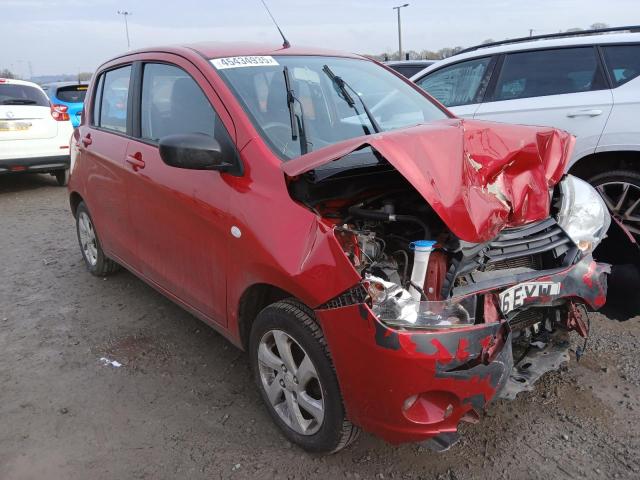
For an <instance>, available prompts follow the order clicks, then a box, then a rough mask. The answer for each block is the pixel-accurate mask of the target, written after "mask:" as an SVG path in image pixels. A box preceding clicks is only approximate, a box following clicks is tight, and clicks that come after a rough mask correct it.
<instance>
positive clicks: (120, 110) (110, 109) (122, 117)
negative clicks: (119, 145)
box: [97, 66, 131, 132]
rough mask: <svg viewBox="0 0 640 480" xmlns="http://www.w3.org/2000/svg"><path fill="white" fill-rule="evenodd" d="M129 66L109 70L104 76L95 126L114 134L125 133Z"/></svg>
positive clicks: (129, 76) (129, 75)
mask: <svg viewBox="0 0 640 480" xmlns="http://www.w3.org/2000/svg"><path fill="white" fill-rule="evenodd" d="M130 78H131V66H127V67H122V68H117V69H115V70H109V71H108V72H107V73H105V74H104V82H103V83H104V85H103V86H102V96H101V98H100V115H99V117H98V123H97V125H98V126H100V127H102V128H106V129H109V130H115V131H116V132H126V131H127V104H128V102H129V80H130Z"/></svg>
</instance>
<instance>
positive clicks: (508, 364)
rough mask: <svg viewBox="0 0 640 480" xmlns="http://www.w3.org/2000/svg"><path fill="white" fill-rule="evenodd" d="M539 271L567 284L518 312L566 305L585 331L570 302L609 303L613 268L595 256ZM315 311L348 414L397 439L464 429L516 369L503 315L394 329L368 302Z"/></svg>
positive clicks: (543, 278) (568, 325)
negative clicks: (432, 327)
mask: <svg viewBox="0 0 640 480" xmlns="http://www.w3.org/2000/svg"><path fill="white" fill-rule="evenodd" d="M539 273H540V275H539V277H538V278H537V279H538V280H540V281H559V282H562V286H561V288H560V291H559V292H558V294H557V295H553V296H548V297H540V298H538V299H537V302H533V301H531V302H529V303H527V304H526V305H523V306H522V307H520V309H519V310H522V309H526V308H535V307H536V306H547V307H548V306H557V307H558V308H559V309H563V306H567V308H565V309H564V310H563V311H565V319H564V320H565V323H566V324H565V326H566V328H567V329H569V330H570V329H576V330H580V329H579V328H578V326H576V324H575V323H580V322H581V319H580V318H576V316H577V315H576V314H575V311H574V310H575V309H572V308H570V306H571V305H574V304H575V303H579V304H581V303H584V304H588V305H590V306H591V307H595V308H597V307H599V306H602V304H603V303H604V298H605V295H606V273H607V267H606V266H604V265H601V264H597V263H595V262H594V261H593V260H592V259H591V257H587V258H585V259H583V260H582V261H580V262H579V263H577V264H575V265H573V266H571V267H568V268H566V269H563V270H561V271H553V272H552V273H549V272H539ZM515 283H517V282H514V283H512V284H510V285H503V286H502V287H501V289H502V288H506V287H507V286H512V285H514V284H515ZM482 293H483V294H489V295H493V294H497V291H496V292H492V291H484V292H482ZM486 304H487V302H485V309H486V308H487V307H486ZM572 312H573V313H572ZM316 315H317V318H318V319H319V321H320V324H321V326H322V329H323V331H324V334H325V336H326V338H327V342H328V345H329V349H330V351H331V355H332V357H333V361H334V365H335V368H336V372H337V374H338V380H339V383H340V387H341V390H342V394H343V399H344V404H345V408H346V410H347V415H348V416H349V418H350V420H351V421H353V422H354V423H355V424H357V425H359V426H360V427H362V428H363V429H364V430H366V431H369V432H371V433H374V434H376V435H378V436H380V437H382V438H383V439H385V440H387V441H389V442H391V443H400V442H411V441H421V440H425V439H428V438H431V437H442V436H443V435H444V436H446V435H448V434H452V433H455V432H456V431H457V428H458V423H459V422H460V421H470V422H475V421H477V420H478V419H479V417H480V415H481V414H482V411H483V409H484V407H485V406H486V405H487V404H488V403H489V402H490V401H491V400H492V399H494V398H495V397H496V396H497V395H498V393H500V391H501V390H502V389H503V387H504V386H505V384H506V383H507V381H508V379H509V377H510V375H511V373H512V369H513V355H512V351H511V340H512V332H511V329H510V327H509V322H508V319H506V318H504V316H502V315H499V317H498V318H496V319H495V321H492V322H489V323H483V324H477V325H472V326H469V327H463V328H455V329H441V330H398V329H394V328H389V327H387V326H386V325H384V324H383V323H382V322H380V321H379V320H378V319H377V318H376V316H375V315H374V313H373V312H372V310H371V309H370V308H369V306H368V305H366V304H364V303H360V304H354V305H348V306H341V307H337V308H320V309H318V310H316ZM572 322H574V323H572ZM582 323H584V322H582Z"/></svg>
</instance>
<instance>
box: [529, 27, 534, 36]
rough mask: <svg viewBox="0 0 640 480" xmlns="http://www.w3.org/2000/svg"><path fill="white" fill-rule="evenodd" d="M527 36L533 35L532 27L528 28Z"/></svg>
mask: <svg viewBox="0 0 640 480" xmlns="http://www.w3.org/2000/svg"><path fill="white" fill-rule="evenodd" d="M529 36H530V37H533V28H530V29H529Z"/></svg>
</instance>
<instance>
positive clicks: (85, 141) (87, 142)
mask: <svg viewBox="0 0 640 480" xmlns="http://www.w3.org/2000/svg"><path fill="white" fill-rule="evenodd" d="M81 141H82V144H83V145H84V146H85V147H88V146H89V145H91V144H92V143H93V140H91V134H90V133H87V134H86V135H85V136H84V138H83V139H82V140H81Z"/></svg>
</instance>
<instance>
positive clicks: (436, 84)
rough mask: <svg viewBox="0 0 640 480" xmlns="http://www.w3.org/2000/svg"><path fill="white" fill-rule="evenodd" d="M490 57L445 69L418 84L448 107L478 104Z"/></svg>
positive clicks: (428, 76) (419, 81) (424, 78)
mask: <svg viewBox="0 0 640 480" xmlns="http://www.w3.org/2000/svg"><path fill="white" fill-rule="evenodd" d="M490 61H491V58H490V57H487V58H478V59H476V60H470V61H467V62H460V63H456V64H455V65H450V66H448V67H444V68H442V69H440V70H437V71H435V72H433V73H432V74H429V75H427V76H426V77H423V78H422V79H420V80H418V81H417V84H418V85H419V86H420V87H422V88H423V89H424V90H426V91H427V92H428V93H429V94H430V95H431V96H433V97H435V98H436V99H437V100H438V101H440V103H442V104H443V105H445V106H447V107H455V106H457V105H468V104H470V103H478V102H479V101H480V99H479V98H478V96H479V94H480V93H481V92H480V90H481V88H480V87H481V86H483V85H482V83H483V79H484V77H485V73H486V71H487V67H488V66H489V62H490Z"/></svg>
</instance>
